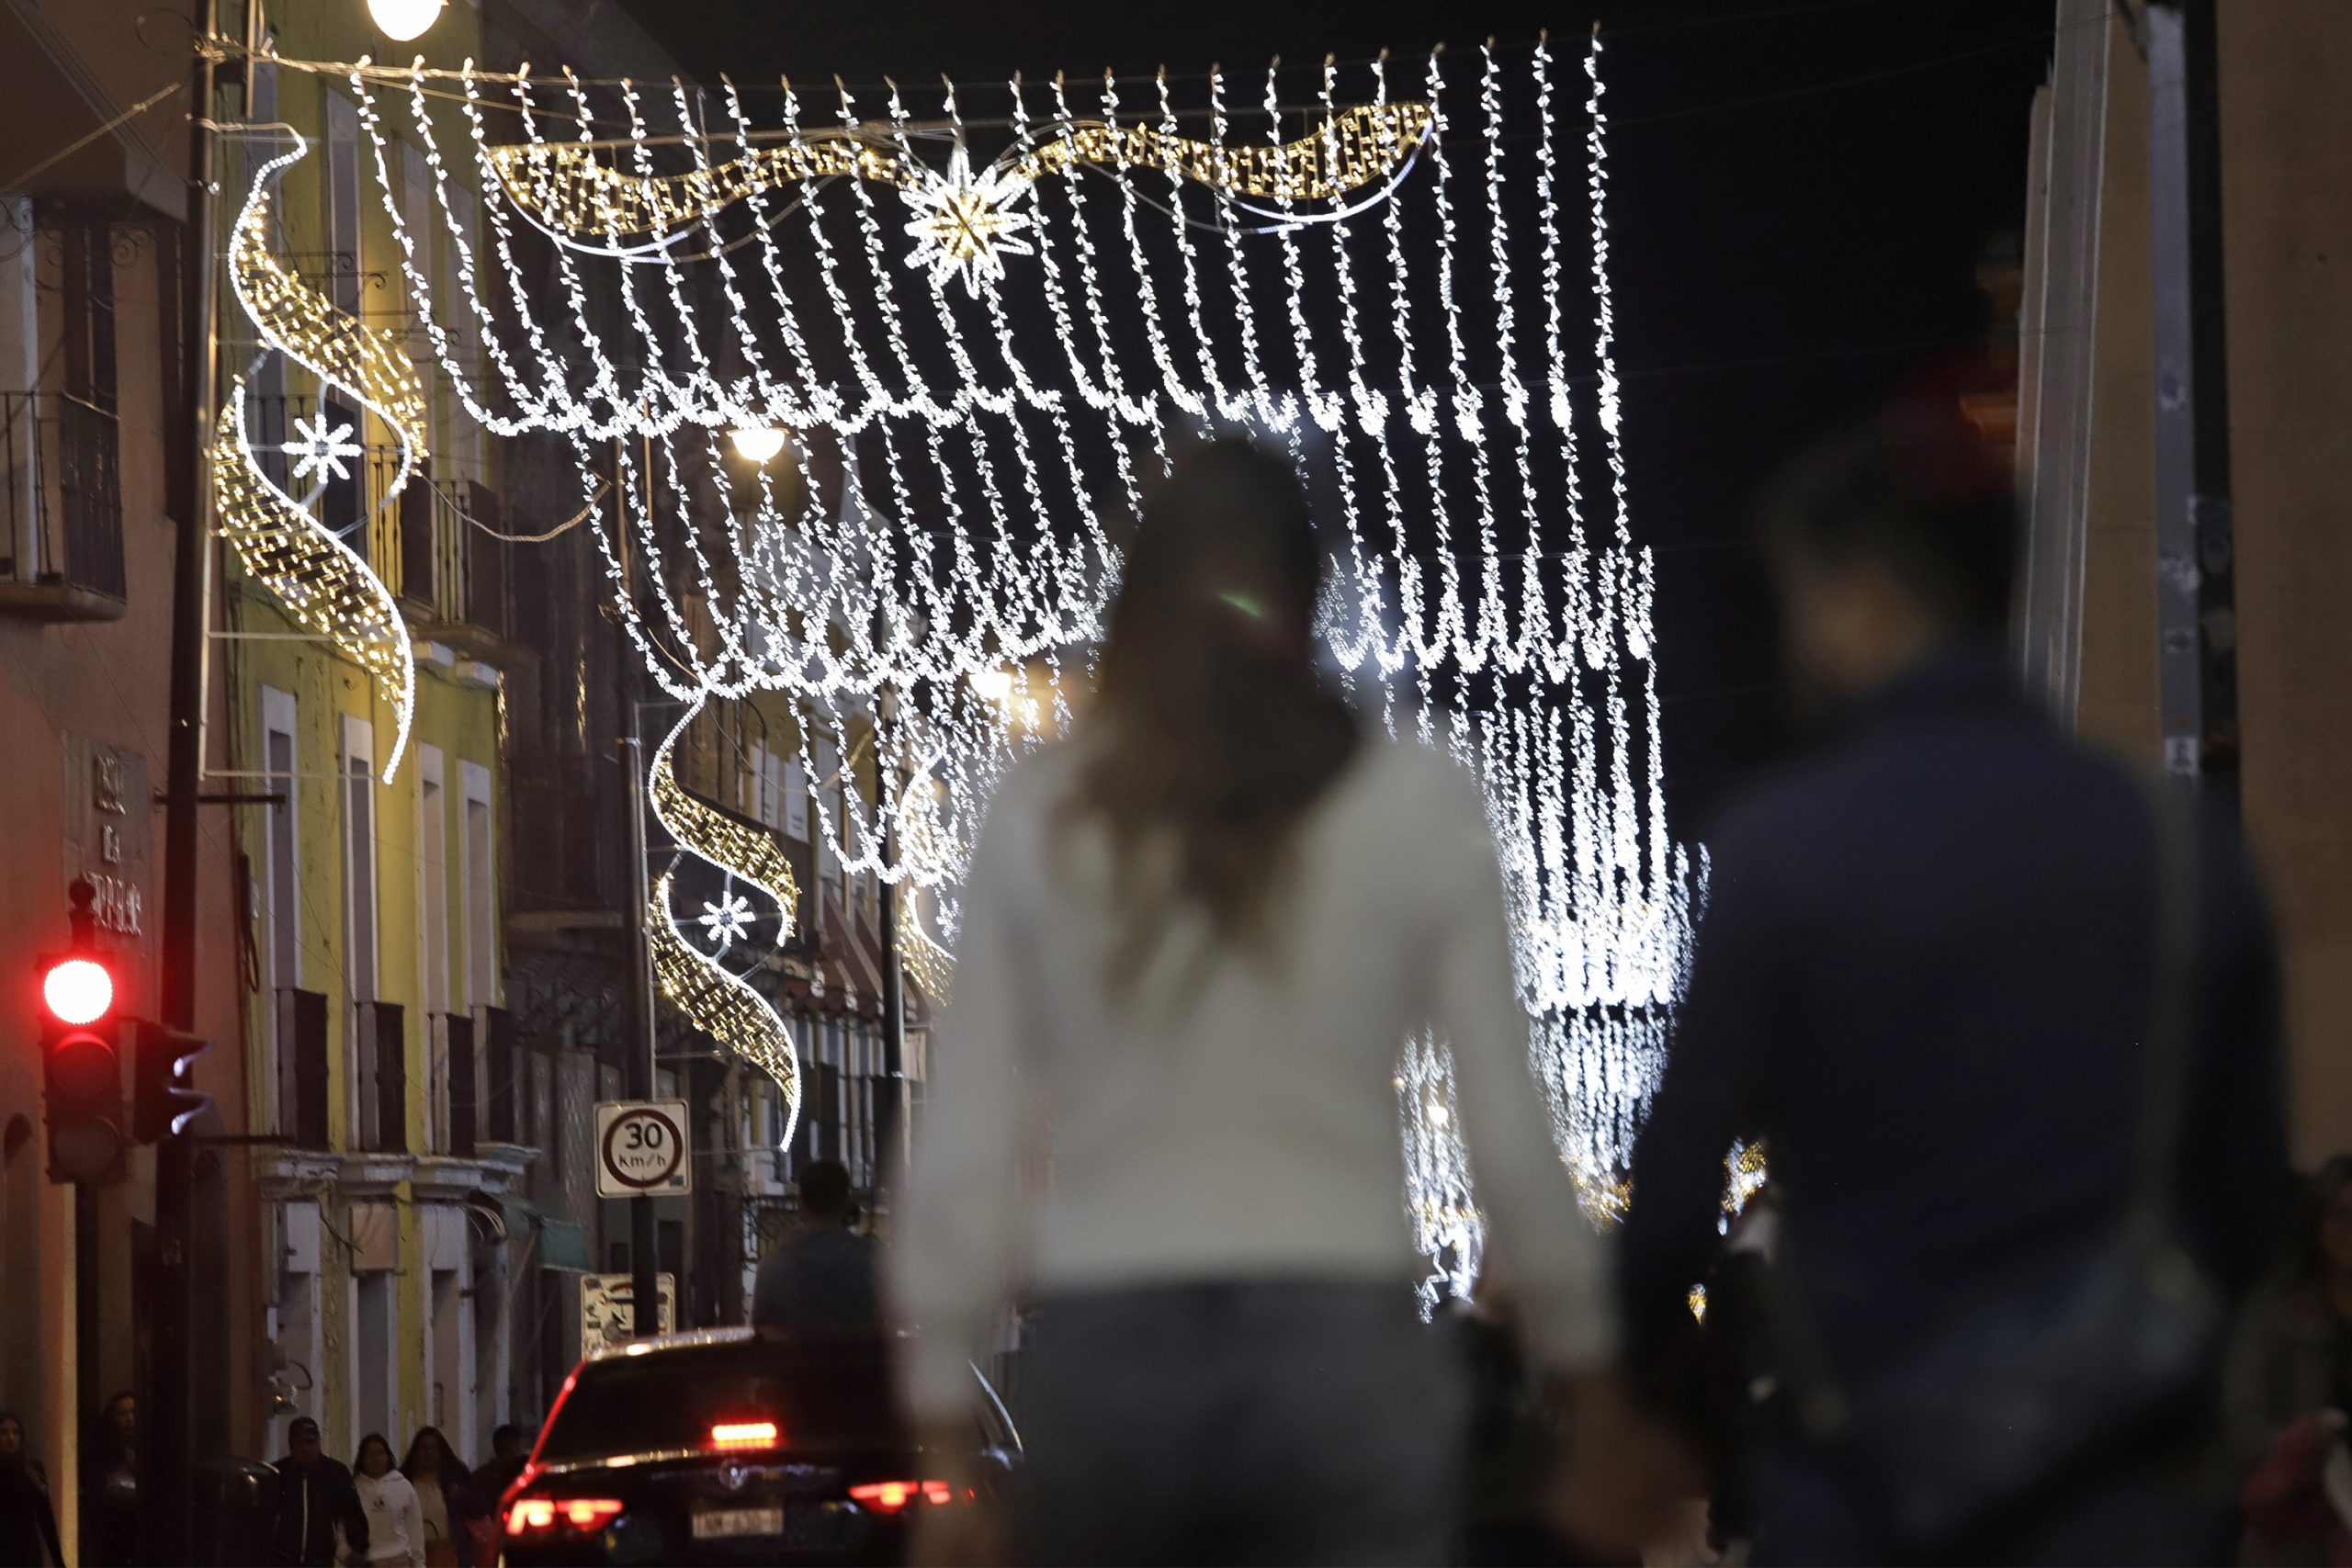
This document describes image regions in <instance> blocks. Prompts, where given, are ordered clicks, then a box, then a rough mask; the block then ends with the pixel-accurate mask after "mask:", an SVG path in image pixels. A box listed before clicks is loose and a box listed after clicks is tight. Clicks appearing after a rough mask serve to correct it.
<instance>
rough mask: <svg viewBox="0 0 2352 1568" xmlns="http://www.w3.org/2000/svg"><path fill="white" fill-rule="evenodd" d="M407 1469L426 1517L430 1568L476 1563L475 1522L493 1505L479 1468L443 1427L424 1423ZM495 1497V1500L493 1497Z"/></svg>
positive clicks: (468, 1566) (426, 1559) (471, 1567)
mask: <svg viewBox="0 0 2352 1568" xmlns="http://www.w3.org/2000/svg"><path fill="white" fill-rule="evenodd" d="M401 1474H402V1475H405V1476H407V1477H408V1479H409V1482H410V1483H411V1484H412V1485H413V1486H414V1487H415V1488H416V1498H417V1505H418V1506H419V1507H420V1508H421V1509H422V1510H423V1514H424V1562H426V1563H427V1564H428V1565H429V1568H474V1534H473V1529H472V1525H473V1521H474V1520H476V1519H478V1518H481V1517H483V1515H484V1514H485V1513H486V1512H487V1510H488V1508H489V1506H491V1505H487V1504H484V1503H483V1502H482V1500H481V1495H480V1493H479V1492H478V1491H477V1489H476V1488H475V1486H474V1478H473V1472H471V1471H469V1470H468V1469H467V1468H466V1464H465V1461H463V1460H461V1459H459V1458H458V1456H457V1454H456V1453H455V1452H454V1451H452V1450H451V1449H450V1447H449V1439H448V1438H445V1437H443V1436H442V1435H441V1428H440V1427H418V1428H417V1429H416V1436H415V1437H413V1438H410V1439H409V1443H408V1457H406V1458H405V1459H403V1460H401ZM493 1502H494V1499H493Z"/></svg>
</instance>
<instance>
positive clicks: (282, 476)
mask: <svg viewBox="0 0 2352 1568" xmlns="http://www.w3.org/2000/svg"><path fill="white" fill-rule="evenodd" d="M366 423H367V421H366V419H365V418H364V417H363V416H362V414H361V413H360V412H359V411H358V410H357V409H356V408H354V407H353V406H352V405H350V404H348V403H346V402H345V401H344V400H342V399H340V398H338V397H335V396H334V395H333V394H330V395H328V396H327V397H325V398H312V397H304V396H284V397H277V396H269V397H255V398H254V400H252V402H251V404H250V406H249V407H248V409H247V411H246V428H247V429H248V430H249V431H250V432H251V433H252V436H253V443H254V453H255V455H256V457H258V458H259V459H260V462H261V468H262V471H263V472H264V473H265V474H266V475H267V476H268V478H269V479H270V482H271V483H273V484H275V485H277V487H278V488H279V489H280V490H283V491H286V492H287V493H288V495H291V496H293V497H294V498H295V499H296V500H297V501H306V500H310V499H311V495H310V492H311V487H312V486H314V485H315V486H317V496H316V499H315V501H314V502H312V503H311V504H312V506H313V509H314V510H315V512H316V513H317V514H318V517H319V520H320V521H321V522H322V523H323V524H324V525H326V526H327V527H328V528H330V529H332V530H333V531H334V533H335V534H336V535H337V536H339V537H341V538H342V540H343V542H344V543H345V544H346V545H349V546H350V547H352V549H353V550H355V551H356V552H357V553H358V554H359V556H360V557H361V558H363V559H365V560H366V561H367V562H368V565H369V566H371V567H373V568H374V569H375V570H376V574H377V575H378V576H379V577H380V578H382V579H383V581H384V584H385V586H386V587H388V588H390V589H391V590H392V592H394V593H396V594H398V595H399V596H400V599H401V603H402V604H403V605H404V606H405V607H406V608H407V609H408V611H409V612H410V622H411V624H412V625H413V626H415V627H416V628H417V631H418V634H419V635H420V636H423V637H429V638H431V639H432V640H434V641H436V642H446V643H449V644H452V645H453V646H456V647H458V648H461V649H464V651H465V652H466V653H467V654H468V655H469V656H471V657H476V658H484V659H492V656H494V655H495V654H497V653H499V652H501V651H502V650H503V649H504V648H505V645H506V644H507V643H508V642H509V641H510V640H511V639H512V638H513V637H514V628H515V595H514V592H513V585H512V582H511V581H510V579H511V573H510V571H509V570H508V568H509V550H508V547H507V546H506V545H505V544H504V543H503V541H500V540H497V539H493V538H492V537H491V536H490V535H488V534H486V533H483V532H481V530H479V529H474V528H469V526H468V525H467V521H466V520H467V518H468V517H469V516H471V517H473V518H474V519H476V520H478V521H479V522H481V523H482V524H483V525H486V526H488V527H490V528H492V529H495V528H498V527H500V526H501V522H500V519H501V516H502V514H503V513H502V508H501V506H500V503H499V497H498V494H497V492H496V491H492V489H491V488H490V487H489V486H487V485H485V484H482V483H481V482H480V481H479V480H476V479H466V478H459V477H456V476H452V475H449V474H446V473H442V474H436V473H435V471H434V468H433V463H432V461H431V459H430V458H427V459H425V460H424V461H423V462H422V463H420V464H419V465H418V467H417V468H416V470H415V471H413V472H412V473H411V474H410V475H409V476H408V483H407V485H406V486H405V487H404V488H402V489H401V491H399V493H398V494H397V495H395V494H394V493H393V490H392V486H393V483H394V481H396V480H397V479H399V478H400V477H401V449H400V447H399V446H396V445H392V444H390V443H383V442H375V443H368V444H365V445H363V446H361V447H360V452H359V456H358V457H357V458H356V461H354V462H352V463H351V464H350V466H349V467H348V468H340V469H338V470H336V471H331V472H330V473H329V474H328V475H327V476H326V478H325V480H324V482H323V483H321V482H320V480H319V479H318V478H317V477H316V476H315V475H306V476H305V477H303V478H301V479H296V478H295V477H294V476H293V472H292V470H293V468H294V467H295V466H296V464H297V462H298V461H299V459H297V458H296V457H293V456H291V455H289V454H288V453H287V452H286V451H285V450H284V447H285V446H286V444H287V443H288V441H293V442H295V443H297V444H299V443H300V440H301V433H302V432H303V431H304V430H306V429H307V430H317V429H321V428H324V429H326V430H328V431H330V432H332V431H334V430H339V429H341V428H343V427H345V426H346V425H347V426H349V427H350V428H351V429H352V430H353V431H355V432H361V431H364V427H365V425H366ZM492 661H495V660H494V659H492Z"/></svg>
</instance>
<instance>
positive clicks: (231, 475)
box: [212, 377, 416, 784]
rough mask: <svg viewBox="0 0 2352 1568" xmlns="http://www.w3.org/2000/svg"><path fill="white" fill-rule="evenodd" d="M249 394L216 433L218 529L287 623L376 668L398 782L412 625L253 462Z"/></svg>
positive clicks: (233, 390) (238, 389) (411, 677)
mask: <svg viewBox="0 0 2352 1568" xmlns="http://www.w3.org/2000/svg"><path fill="white" fill-rule="evenodd" d="M244 392H245V384H244V379H243V378H242V377H239V378H236V379H234V380H232V382H231V383H230V386H229V399H228V403H227V406H226V407H224V408H222V409H221V411H220V424H219V426H218V427H217V430H216V433H215V434H214V436H213V441H212V482H213V506H214V512H215V515H216V517H217V519H218V521H217V524H216V525H217V526H218V527H219V529H220V536H221V537H222V538H224V539H226V540H228V541H229V544H230V546H231V547H232V548H234V549H235V550H236V552H237V558H238V559H239V560H240V561H242V562H243V563H244V568H245V570H246V571H248V572H250V573H251V574H252V575H253V577H254V580H255V581H258V582H260V583H261V584H262V586H263V587H265V588H266V589H268V590H269V591H270V592H272V593H274V594H276V595H277V600H278V603H279V604H281V605H282V606H283V607H284V609H285V611H286V614H287V616H288V619H290V620H292V621H293V622H294V624H295V625H297V626H300V627H301V628H302V629H303V630H305V631H307V632H310V633H311V635H312V636H314V637H324V638H326V639H327V640H328V641H330V642H332V643H334V645H335V646H336V647H337V648H339V649H342V650H343V651H344V652H345V654H347V655H349V656H350V657H351V658H352V659H353V660H356V662H357V663H358V664H359V666H360V668H361V669H363V670H365V671H367V672H368V684H369V685H370V686H371V687H372V688H373V689H374V691H375V694H376V695H377V696H378V697H379V698H380V699H381V700H382V701H383V702H384V703H385V704H386V705H388V706H390V708H391V710H392V712H393V714H394V715H395V716H396V718H397V721H398V730H397V733H396V737H395V739H394V740H393V742H392V752H391V760H390V761H387V762H386V763H385V764H384V773H383V779H384V782H385V783H386V784H390V783H391V782H392V773H393V771H394V770H395V769H396V768H398V767H399V766H400V758H401V750H402V749H403V748H404V747H405V746H406V745H407V743H408V728H409V719H410V716H411V715H412V714H413V712H414V711H415V707H416V660H415V657H414V655H413V654H412V653H411V651H410V649H409V637H408V628H407V626H405V625H404V624H403V623H402V622H401V613H400V610H399V608H398V606H396V605H395V604H393V603H392V596H391V594H390V593H389V592H386V591H385V588H384V584H383V582H382V581H380V580H379V579H378V577H377V576H376V574H375V573H374V572H372V571H370V570H368V563H367V562H366V561H364V560H362V559H360V558H359V557H358V555H357V554H356V552H355V551H354V550H353V549H352V548H351V547H350V546H348V545H346V544H345V543H344V542H343V541H342V540H341V539H338V538H336V537H335V536H334V534H332V533H330V532H328V531H327V529H325V528H324V527H322V526H321V525H320V523H319V520H318V519H317V518H315V517H313V516H311V513H310V512H309V511H308V510H307V509H306V508H304V507H303V506H302V504H301V503H300V502H297V501H296V500H294V498H293V497H291V496H289V495H288V494H287V493H286V492H285V491H281V490H279V489H278V488H277V486H276V485H274V484H272V483H270V481H269V478H268V476H267V475H266V474H264V473H263V472H262V471H261V468H260V467H259V465H257V464H256V463H255V462H254V455H253V446H252V443H251V442H249V441H248V440H247V439H246V437H245V397H244Z"/></svg>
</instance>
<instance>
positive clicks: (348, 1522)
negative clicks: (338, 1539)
mask: <svg viewBox="0 0 2352 1568" xmlns="http://www.w3.org/2000/svg"><path fill="white" fill-rule="evenodd" d="M286 1446H287V1449H288V1453H287V1456H286V1457H285V1458H284V1459H282V1460H279V1461H277V1522H276V1523H275V1524H274V1525H273V1526H272V1528H271V1529H270V1532H269V1544H270V1550H271V1553H272V1557H271V1561H273V1562H284V1563H293V1564H297V1565H299V1568H332V1564H333V1563H334V1560H335V1539H334V1531H335V1527H336V1526H337V1525H341V1526H342V1527H343V1540H344V1544H345V1546H346V1547H347V1548H348V1549H349V1550H350V1552H351V1555H352V1557H353V1558H354V1559H355V1560H356V1561H358V1562H366V1561H367V1559H368V1510H367V1509H365V1508H363V1507H361V1506H359V1490H358V1488H357V1487H356V1486H354V1485H352V1483H351V1472H350V1471H349V1470H347V1469H345V1466H344V1464H343V1461H340V1460H332V1459H329V1458H327V1457H326V1456H325V1455H324V1454H322V1453H321V1452H320V1451H319V1424H318V1423H317V1422H316V1421H313V1420H311V1418H310V1417H309V1416H296V1417H295V1418H294V1422H293V1424H292V1425H291V1426H289V1427H287V1428H286Z"/></svg>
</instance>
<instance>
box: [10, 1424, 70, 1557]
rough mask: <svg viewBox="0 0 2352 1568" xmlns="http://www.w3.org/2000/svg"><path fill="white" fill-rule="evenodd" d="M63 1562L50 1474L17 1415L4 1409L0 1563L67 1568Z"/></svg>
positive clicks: (63, 1554)
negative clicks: (35, 1452) (29, 1441)
mask: <svg viewBox="0 0 2352 1568" xmlns="http://www.w3.org/2000/svg"><path fill="white" fill-rule="evenodd" d="M64 1562H65V1549H64V1548H63V1547H62V1546H60V1545H59V1544H58V1539H57V1506H56V1504H55V1503H54V1502H53V1501H52V1500H51V1496H50V1491H49V1471H48V1470H47V1468H46V1467H44V1466H43V1465H42V1464H41V1462H40V1460H38V1459H36V1458H34V1457H33V1454H32V1451H31V1448H30V1446H29V1445H28V1443H27V1442H26V1440H25V1424H24V1422H23V1421H22V1420H21V1419H20V1418H18V1416H17V1413H16V1412H15V1411H13V1410H0V1564H7V1565H9V1568H16V1565H17V1564H19V1563H21V1564H24V1565H25V1568H50V1565H51V1564H56V1565H57V1568H63V1565H64Z"/></svg>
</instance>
